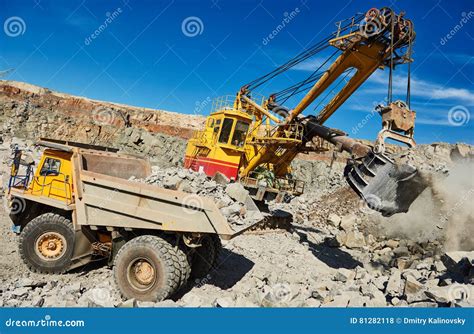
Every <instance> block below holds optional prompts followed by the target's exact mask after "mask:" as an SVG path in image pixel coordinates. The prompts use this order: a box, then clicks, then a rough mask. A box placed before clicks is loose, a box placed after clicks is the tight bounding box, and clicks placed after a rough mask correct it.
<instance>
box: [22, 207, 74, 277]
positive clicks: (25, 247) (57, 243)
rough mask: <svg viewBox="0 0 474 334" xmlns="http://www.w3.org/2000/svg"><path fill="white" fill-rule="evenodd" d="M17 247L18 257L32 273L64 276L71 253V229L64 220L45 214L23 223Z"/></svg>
mask: <svg viewBox="0 0 474 334" xmlns="http://www.w3.org/2000/svg"><path fill="white" fill-rule="evenodd" d="M19 244H20V247H19V248H20V256H21V258H22V260H23V262H25V264H26V265H27V267H28V268H29V269H30V270H31V271H33V272H38V273H44V274H60V273H64V272H66V270H67V269H68V268H69V266H70V264H71V258H72V254H73V251H74V228H73V226H72V223H71V221H70V220H69V219H67V218H66V217H63V216H61V215H58V214H55V213H45V214H42V215H40V216H38V217H36V218H34V219H32V220H31V221H30V222H29V223H28V224H26V226H25V228H24V229H23V231H22V232H21V234H20V242H19Z"/></svg>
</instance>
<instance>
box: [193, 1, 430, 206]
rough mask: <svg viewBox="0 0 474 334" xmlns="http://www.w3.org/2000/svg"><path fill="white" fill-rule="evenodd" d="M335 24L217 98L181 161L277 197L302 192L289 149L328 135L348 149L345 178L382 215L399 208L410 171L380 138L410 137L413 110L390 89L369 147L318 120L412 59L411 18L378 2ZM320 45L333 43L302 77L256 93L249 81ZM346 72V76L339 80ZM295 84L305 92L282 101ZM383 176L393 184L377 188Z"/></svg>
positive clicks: (324, 140)
mask: <svg viewBox="0 0 474 334" xmlns="http://www.w3.org/2000/svg"><path fill="white" fill-rule="evenodd" d="M337 26H338V29H337V31H336V32H335V33H333V34H331V35H330V36H329V37H328V38H327V39H325V40H323V41H321V42H319V43H316V44H315V45H313V46H312V47H310V48H308V49H307V50H305V51H303V52H301V53H300V54H298V55H297V56H295V57H294V58H293V59H291V60H289V61H288V62H287V63H285V64H283V65H281V66H279V67H278V68H276V69H274V70H273V71H271V72H270V73H268V74H266V75H264V76H262V77H260V78H257V79H255V80H253V81H252V82H250V83H248V84H246V85H244V86H243V87H242V88H241V90H240V91H239V92H238V93H237V95H236V97H235V99H234V101H233V102H232V103H222V101H221V102H218V104H217V105H218V108H216V109H215V110H213V111H212V112H211V114H210V116H209V117H208V120H207V123H206V128H205V130H204V131H202V132H200V133H198V134H196V136H195V138H193V139H191V140H190V142H189V144H188V148H187V151H186V157H185V167H188V168H192V169H196V170H203V171H204V172H205V173H207V174H208V175H211V176H212V175H214V174H215V173H216V172H217V171H220V172H222V173H225V174H226V175H227V176H228V177H229V178H231V179H235V180H239V181H240V182H242V183H243V184H244V185H246V186H249V187H250V186H253V187H254V190H255V193H254V195H255V197H254V199H258V200H262V199H266V197H265V196H264V193H265V192H266V190H268V189H270V188H271V189H270V190H271V191H273V192H275V193H278V195H277V196H276V198H282V197H284V196H282V193H286V194H291V195H298V194H301V192H302V187H299V186H296V185H297V184H298V182H296V181H295V180H293V179H292V178H291V177H289V176H290V175H291V162H292V161H293V160H294V159H295V157H296V156H297V155H298V154H299V153H301V152H309V151H315V152H320V151H325V150H327V149H328V147H327V144H329V143H332V144H334V145H336V146H337V147H338V148H340V149H341V150H345V151H347V152H349V153H350V154H351V159H350V160H349V164H348V166H347V168H346V177H347V180H348V182H349V184H350V185H351V187H352V188H353V189H354V190H355V191H356V192H357V193H358V194H359V196H361V197H362V198H363V199H364V200H365V201H367V202H368V203H369V206H371V207H373V208H374V209H376V210H378V211H380V212H382V213H383V214H385V215H391V214H393V213H396V212H402V211H406V210H407V208H408V207H409V205H410V204H411V201H412V200H413V199H412V198H411V197H410V196H405V195H404V194H401V192H405V189H409V188H410V184H409V180H414V179H415V177H414V176H415V175H416V169H415V168H411V167H409V166H398V165H396V164H394V162H393V161H392V160H391V159H390V157H388V156H387V155H386V154H384V141H385V139H387V138H391V139H394V140H397V141H399V142H402V143H405V144H407V145H408V146H413V145H414V140H413V133H414V131H413V129H414V120H415V112H414V111H412V110H410V109H409V100H407V102H406V103H403V102H401V101H396V102H392V101H391V94H390V96H389V101H388V102H389V105H388V106H381V107H380V110H379V111H380V113H381V115H382V130H381V131H380V132H379V134H378V138H377V141H376V143H375V147H369V146H367V145H363V144H360V143H358V142H356V141H355V140H354V139H351V138H349V137H348V136H347V135H346V134H345V133H344V132H342V131H340V130H335V129H330V128H327V127H325V126H324V125H323V124H324V123H325V122H326V121H327V120H328V119H329V118H330V117H331V116H332V115H333V114H334V113H335V112H336V111H337V110H338V109H339V108H340V107H341V105H342V104H343V103H344V102H345V101H347V99H348V98H349V97H350V96H352V94H354V92H355V91H356V90H357V89H358V88H359V87H360V86H361V85H362V84H363V83H364V82H365V81H366V80H367V79H368V78H369V77H370V76H371V75H372V74H373V73H374V72H375V71H376V70H377V69H379V68H382V69H384V68H388V69H389V71H390V80H389V92H391V85H390V83H391V77H392V71H393V70H394V68H395V66H398V65H400V64H409V63H410V62H411V61H412V59H411V52H412V43H413V41H414V38H415V32H414V28H413V24H412V22H411V21H410V20H407V19H405V18H404V14H403V13H399V14H396V13H395V12H394V11H393V10H392V9H390V8H387V7H384V8H381V9H376V8H372V9H370V10H369V11H367V13H365V14H357V15H355V16H354V17H352V18H350V19H348V20H344V21H341V22H339V23H338V25H337ZM326 48H336V50H335V51H334V53H333V54H332V55H331V56H330V57H329V58H328V59H327V60H326V61H324V62H323V63H322V64H321V65H320V66H318V67H317V68H316V69H315V71H314V72H313V73H312V74H311V75H310V76H309V77H308V78H306V79H305V80H303V81H301V82H299V83H295V84H293V85H291V86H290V87H287V88H285V89H283V90H282V91H280V92H277V93H274V94H272V95H270V96H269V97H267V98H263V99H262V100H260V101H258V100H257V98H256V97H255V93H254V90H255V89H256V88H258V87H260V86H262V85H263V84H265V83H266V82H268V81H269V80H272V79H273V78H275V77H276V76H277V75H280V74H281V73H283V72H285V71H287V70H288V69H290V68H292V67H294V66H295V65H297V64H299V63H301V62H303V61H306V60H308V59H309V58H310V57H312V56H314V55H315V54H317V53H319V52H321V51H323V50H325V49H326ZM333 57H336V58H335V59H334V60H333ZM331 60H332V62H331ZM326 65H327V67H325V66H326ZM349 74H352V76H351V77H350V79H348V80H347V81H346V80H345V78H346V77H347V75H349ZM341 78H342V79H341ZM341 82H344V85H343V87H342V88H341V89H340V90H339V91H338V92H337V93H336V94H334V95H333V96H332V97H331V98H330V100H329V102H327V103H324V104H322V107H321V109H320V110H319V112H318V114H317V116H306V117H304V116H303V115H302V113H303V112H304V111H305V110H306V109H307V108H308V107H309V106H310V105H312V104H313V103H314V102H315V101H316V100H317V99H318V100H321V102H320V103H319V104H318V106H319V105H321V103H322V101H324V100H325V98H327V97H328V96H329V95H330V94H331V93H332V92H333V90H334V89H335V88H337V86H339V85H340V84H341ZM335 84H336V87H334V88H332V86H333V85H335ZM328 91H329V93H327V92H328ZM302 92H305V95H304V96H303V97H302V98H301V99H299V100H298V101H297V103H296V105H295V107H294V108H292V109H291V108H286V107H285V106H284V105H283V104H284V103H285V102H287V101H288V100H289V99H290V98H295V96H297V95H298V94H300V93H302ZM407 96H409V94H407ZM321 98H322V99H321ZM290 101H291V100H290ZM316 108H318V107H316ZM316 108H315V109H316ZM379 165H380V166H379ZM382 165H383V166H385V167H383V168H382V167H381V166H382ZM379 167H380V168H379ZM384 182H389V183H390V184H392V185H393V186H391V188H390V189H388V188H386V189H383V187H382V185H383V183H384ZM401 182H405V183H403V187H399V185H401ZM422 188H423V187H422V186H420V187H417V189H418V190H417V191H413V192H412V193H411V194H412V195H417V193H418V191H421V189H422ZM265 189H266V190H265ZM371 198H377V199H378V200H377V203H378V204H377V205H370V202H369V199H371Z"/></svg>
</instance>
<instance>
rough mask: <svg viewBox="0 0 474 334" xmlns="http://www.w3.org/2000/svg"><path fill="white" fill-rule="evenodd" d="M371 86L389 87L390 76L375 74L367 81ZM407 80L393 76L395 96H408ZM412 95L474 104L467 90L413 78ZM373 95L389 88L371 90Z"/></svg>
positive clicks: (473, 93) (472, 94)
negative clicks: (383, 85)
mask: <svg viewBox="0 0 474 334" xmlns="http://www.w3.org/2000/svg"><path fill="white" fill-rule="evenodd" d="M367 82H368V83H369V84H371V83H372V84H386V85H388V74H387V73H382V72H375V73H374V74H373V75H372V76H371V77H370V78H369V80H368V81H367ZM406 85H407V78H406V77H404V76H401V75H394V76H393V94H395V95H402V96H404V95H405V94H406ZM410 91H411V95H412V96H418V97H425V98H429V100H448V99H450V100H458V101H459V102H462V103H466V104H468V105H473V104H474V92H473V91H471V90H468V89H465V88H455V87H448V86H444V85H440V84H437V83H433V82H429V81H425V80H421V79H417V78H412V79H411V89H410ZM370 92H371V93H380V92H385V93H386V92H387V88H386V87H383V88H380V89H378V88H376V89H375V90H374V89H370Z"/></svg>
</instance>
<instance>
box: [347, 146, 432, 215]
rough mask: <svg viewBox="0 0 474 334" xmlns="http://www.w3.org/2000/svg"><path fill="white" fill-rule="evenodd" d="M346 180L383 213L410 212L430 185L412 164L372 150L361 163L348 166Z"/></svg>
mask: <svg viewBox="0 0 474 334" xmlns="http://www.w3.org/2000/svg"><path fill="white" fill-rule="evenodd" d="M345 174H346V179H347V182H348V183H349V184H350V186H351V187H352V189H354V191H355V192H356V193H357V194H358V195H359V196H360V197H361V198H362V199H363V200H364V201H365V202H366V203H367V206H368V207H369V208H371V209H373V210H376V211H379V212H381V213H382V215H383V216H391V215H393V214H395V213H400V212H407V211H408V209H409V208H410V205H411V204H412V203H413V201H414V200H415V199H416V198H417V197H418V196H419V195H420V194H421V192H423V190H424V189H425V188H426V187H427V181H426V180H425V179H424V178H423V177H422V176H421V175H420V174H419V173H418V171H417V169H416V168H415V167H413V166H411V165H407V164H403V165H397V164H395V163H394V162H393V161H392V160H391V159H390V158H389V157H388V156H386V155H383V154H375V153H373V152H371V153H369V154H368V155H367V156H366V157H365V158H363V160H362V162H361V163H359V164H353V165H349V166H348V167H347V169H346V173H345Z"/></svg>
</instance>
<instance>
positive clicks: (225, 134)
mask: <svg viewBox="0 0 474 334" xmlns="http://www.w3.org/2000/svg"><path fill="white" fill-rule="evenodd" d="M233 125H234V120H233V119H231V118H224V122H223V123H222V129H221V134H220V135H219V143H223V144H228V143H229V139H230V134H231V132H232V126H233Z"/></svg>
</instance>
